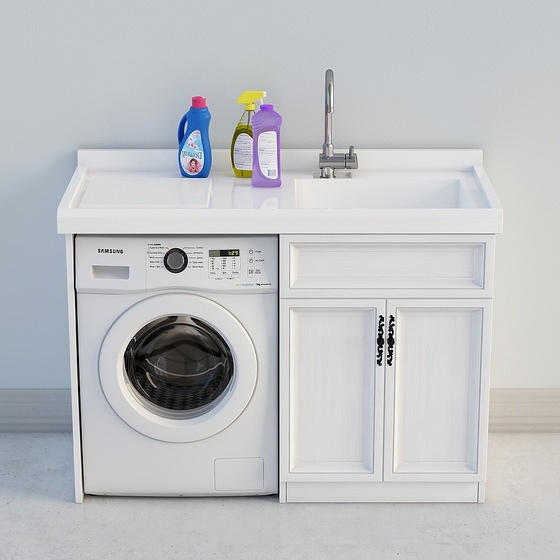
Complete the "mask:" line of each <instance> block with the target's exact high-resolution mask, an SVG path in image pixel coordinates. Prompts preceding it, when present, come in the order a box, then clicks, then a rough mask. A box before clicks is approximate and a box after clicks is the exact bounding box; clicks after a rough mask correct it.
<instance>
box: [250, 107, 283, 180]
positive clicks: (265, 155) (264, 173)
mask: <svg viewBox="0 0 560 560" xmlns="http://www.w3.org/2000/svg"><path fill="white" fill-rule="evenodd" d="M281 124H282V117H281V116H280V115H279V114H278V113H277V112H276V111H274V106H273V105H268V104H263V105H261V110H260V111H258V112H257V113H255V115H254V116H253V175H252V177H251V185H253V187H279V186H280V185H281V184H282V179H281V177H280V125H281Z"/></svg>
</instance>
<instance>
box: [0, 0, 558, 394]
mask: <svg viewBox="0 0 560 560" xmlns="http://www.w3.org/2000/svg"><path fill="white" fill-rule="evenodd" d="M559 28H560V4H558V2H556V0H539V1H538V2H528V1H526V0H523V1H521V0H463V1H456V2H449V0H423V1H421V0H411V1H407V2H404V1H390V0H354V1H349V2H341V1H340V0H337V1H334V0H322V1H320V2H319V1H307V2H306V1H305V0H283V1H282V2H272V1H266V0H262V1H260V2H254V1H246V2H244V3H238V2H231V1H230V0H209V1H208V2H203V3H193V2H186V1H185V0H177V1H175V0H160V1H158V2H155V1H153V2H152V1H147V0H140V1H138V0H135V1H132V0H118V1H115V0H95V1H94V0H81V1H79V2H76V1H71V0H50V1H49V2H37V1H33V0H19V1H18V2H15V1H14V2H4V3H3V6H2V17H1V18H0V76H1V79H0V139H1V145H0V213H1V214H0V229H1V238H0V239H1V246H2V254H1V257H0V263H1V264H0V271H1V286H2V290H1V293H0V328H1V336H0V356H1V358H2V360H1V367H0V388H48V387H58V388H65V387H68V386H69V372H68V359H67V326H66V303H65V272H64V266H65V265H64V246H63V239H62V236H57V234H56V207H57V205H58V202H59V200H60V198H61V196H62V194H63V192H64V189H65V187H66V185H67V182H68V180H69V178H70V176H71V174H72V171H73V168H74V165H75V150H76V149H77V148H125V147H131V148H139V147H146V148H150V147H153V148H160V147H173V146H174V143H175V136H176V126H177V123H178V120H179V118H180V117H181V115H182V114H183V113H184V111H185V110H186V109H187V108H188V106H189V101H190V97H191V96H192V95H204V96H206V97H207V100H208V104H209V107H210V109H211V112H212V117H213V118H212V124H211V134H212V141H213V145H214V147H221V148H225V147H228V146H229V142H230V139H231V134H232V132H233V129H234V127H235V124H236V122H237V119H238V118H239V114H240V107H238V106H237V104H236V99H237V96H238V95H239V94H240V93H241V92H242V91H243V90H245V89H261V88H262V89H265V90H267V91H268V92H269V97H268V100H269V101H270V102H271V103H274V105H275V108H276V109H278V111H279V112H280V113H281V114H282V115H283V117H284V124H283V130H282V134H283V146H284V147H286V148H317V149H319V147H320V145H321V143H322V133H323V114H322V112H323V84H324V71H325V69H326V68H327V67H331V68H333V69H334V71H335V78H336V92H335V94H336V113H335V115H334V140H335V146H338V147H340V148H342V147H347V146H348V145H349V144H351V143H352V144H354V145H355V146H356V148H357V149H358V150H359V149H360V148H399V147H403V148H408V147H414V148H439V147H450V148H482V149H483V150H484V153H485V166H486V169H487V171H488V173H489V175H490V177H491V179H492V181H493V183H494V186H495V189H496V191H497V193H498V196H499V197H500V199H501V201H502V204H503V206H504V210H505V233H504V234H503V235H502V236H500V238H499V240H498V251H497V255H498V256H497V267H496V276H497V278H496V280H497V281H496V299H495V327H494V347H493V371H492V376H493V377H492V385H493V387H497V388H498V387H499V388H507V387H511V388H523V387H527V388H553V387H554V388H558V387H560V376H559V375H558V369H559V366H560V341H559V340H558V338H557V330H556V328H555V326H556V317H558V316H559V315H560V303H559V302H560V297H559V296H558V293H557V289H556V286H557V283H558V282H557V277H558V276H559V275H560V264H559V257H558V256H557V255H558V252H557V249H556V246H557V244H558V241H560V220H559V219H558V209H559V208H560V157H559V155H560V101H559V100H560V64H559V62H558V61H559V58H558V56H559V54H560V34H559V33H558V29H559Z"/></svg>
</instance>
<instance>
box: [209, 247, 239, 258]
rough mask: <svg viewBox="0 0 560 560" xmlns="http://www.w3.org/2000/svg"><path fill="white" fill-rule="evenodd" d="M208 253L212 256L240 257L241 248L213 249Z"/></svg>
mask: <svg viewBox="0 0 560 560" xmlns="http://www.w3.org/2000/svg"><path fill="white" fill-rule="evenodd" d="M208 254H209V255H210V256H211V257H238V256H239V249H219V250H218V249H211V250H210V251H209V252H208Z"/></svg>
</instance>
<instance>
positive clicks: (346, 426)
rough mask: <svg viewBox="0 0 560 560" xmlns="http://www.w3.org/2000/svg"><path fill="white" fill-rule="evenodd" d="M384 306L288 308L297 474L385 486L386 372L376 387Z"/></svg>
mask: <svg viewBox="0 0 560 560" xmlns="http://www.w3.org/2000/svg"><path fill="white" fill-rule="evenodd" d="M380 304H381V305H384V302H383V301H381V302H371V301H367V302H364V301H358V300H303V301H302V300H298V301H293V300H292V301H291V302H290V300H284V302H283V317H284V323H286V322H287V323H288V325H289V329H288V332H289V334H288V337H289V339H288V343H289V358H288V360H289V377H288V387H287V388H286V389H287V391H286V393H287V394H286V395H285V396H286V397H287V403H289V411H288V415H287V424H288V434H289V435H288V442H287V445H288V455H289V456H288V461H287V462H288V464H287V470H288V473H289V474H291V475H297V474H303V473H306V478H305V479H306V480H311V478H312V475H313V474H317V475H321V476H323V477H324V476H326V475H328V479H329V480H342V479H344V477H349V478H347V479H348V480H356V477H357V476H358V477H359V476H360V475H364V476H365V477H366V478H367V479H369V480H380V479H381V466H382V458H381V452H382V443H381V442H382V421H383V416H382V403H381V399H382V396H383V371H382V368H379V369H380V370H381V371H380V375H379V376H377V379H376V368H377V365H376V356H377V346H376V344H377V341H376V339H377V328H378V318H379V313H378V306H379V305H380ZM284 373H286V372H284ZM376 395H378V398H377V399H376ZM285 405H286V403H284V406H285ZM376 448H377V450H378V451H377V450H376ZM310 475H311V478H310ZM336 475H341V476H342V478H337V477H336ZM292 479H293V477H292ZM323 479H324V478H323Z"/></svg>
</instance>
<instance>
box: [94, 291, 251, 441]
mask: <svg viewBox="0 0 560 560" xmlns="http://www.w3.org/2000/svg"><path fill="white" fill-rule="evenodd" d="M99 378H100V382H101V387H102V389H103V393H104V394H105V397H106V398H107V401H108V402H109V404H110V405H111V407H112V408H113V410H114V411H115V412H116V413H117V414H118V415H119V416H120V417H121V419H122V420H124V421H125V422H126V423H127V424H128V425H129V426H130V427H132V428H134V429H135V430H137V431H138V432H140V433H142V434H144V435H146V436H149V437H151V438H154V439H158V440H161V441H167V442H192V441H198V440H201V439H205V438H208V437H211V436H213V435H215V434H217V433H219V432H221V431H222V430H224V429H225V428H227V427H228V426H229V425H230V424H231V423H232V422H234V421H235V420H236V418H238V417H239V416H240V415H241V414H242V412H243V410H244V409H245V408H246V407H247V404H248V403H249V401H250V400H251V397H252V395H253V392H254V390H255V386H256V382H257V357H256V353H255V349H254V347H253V344H252V342H251V338H250V337H249V335H248V333H247V331H246V330H245V329H244V327H243V326H242V325H241V323H240V322H239V321H238V320H237V319H236V318H235V317H234V316H233V315H232V314H231V313H230V312H229V311H227V310H226V309H225V308H224V307H222V306H220V305H218V304H217V303H215V302H214V301H211V300H209V299H207V298H204V297H201V296H196V295H192V294H164V295H158V296H153V297H150V298H147V299H145V300H142V301H141V302H139V303H137V304H136V305H134V306H132V307H131V308H129V309H128V310H127V311H125V312H124V313H123V314H122V315H121V316H120V317H119V318H118V319H117V320H116V321H115V322H114V323H113V325H112V326H111V328H110V329H109V331H108V332H107V334H106V336H105V339H104V340H103V344H102V346H101V352H100V356H99Z"/></svg>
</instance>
